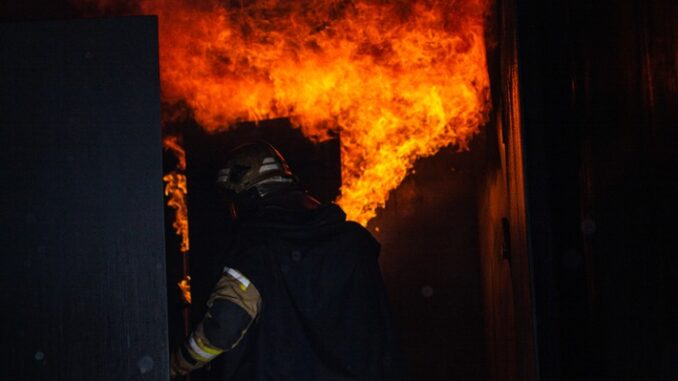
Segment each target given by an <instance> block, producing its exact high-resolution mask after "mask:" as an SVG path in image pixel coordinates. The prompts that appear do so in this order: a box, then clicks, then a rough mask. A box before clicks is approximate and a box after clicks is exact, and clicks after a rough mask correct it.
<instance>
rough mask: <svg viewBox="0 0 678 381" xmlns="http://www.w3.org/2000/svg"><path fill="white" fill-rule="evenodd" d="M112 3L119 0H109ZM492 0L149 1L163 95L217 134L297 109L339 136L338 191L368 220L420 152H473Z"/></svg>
mask: <svg viewBox="0 0 678 381" xmlns="http://www.w3.org/2000/svg"><path fill="white" fill-rule="evenodd" d="M99 1H101V3H100V4H103V6H104V7H105V6H107V5H108V6H109V7H110V6H111V4H110V1H111V0H99ZM489 1H490V0H458V1H450V0H418V1H403V0H390V1H389V0H353V1H351V0H309V1H298V0H258V1H220V0H201V1H195V0H142V1H140V3H139V10H138V12H141V13H146V14H157V15H158V20H159V36H160V63H161V79H162V85H163V97H164V99H165V101H168V102H177V101H180V100H184V101H185V102H186V103H187V104H188V105H189V106H190V107H191V109H192V110H193V114H194V117H195V119H196V120H197V122H198V123H200V124H201V125H202V126H203V128H205V129H206V130H207V131H219V130H224V129H227V128H229V126H231V125H233V124H234V123H235V122H237V121H245V120H262V119H267V118H277V117H289V118H290V119H291V120H292V122H293V124H294V125H295V126H297V127H299V128H300V129H301V130H302V132H303V133H304V134H305V135H306V136H307V137H309V138H310V139H312V140H316V141H319V140H323V139H326V138H328V137H329V136H332V135H336V134H337V133H338V134H339V135H340V137H341V164H342V186H341V195H340V197H339V199H338V200H337V202H338V203H339V204H340V205H341V206H342V207H343V208H344V209H345V211H346V213H347V215H348V216H349V218H350V219H353V220H356V221H358V222H360V223H362V224H366V223H367V221H369V220H370V219H371V218H372V217H374V216H375V214H376V209H377V208H379V207H381V206H383V205H384V204H385V202H386V200H387V199H388V194H389V192H390V191H391V190H392V189H394V188H395V187H396V186H398V184H400V182H401V181H402V180H403V178H404V177H405V176H406V174H407V172H408V170H409V169H411V168H412V166H413V164H414V161H415V160H416V159H417V158H420V157H424V156H428V155H432V154H435V153H436V152H438V151H439V150H440V149H441V148H442V147H445V146H450V145H453V146H456V147H457V148H459V149H465V148H466V147H467V143H468V142H469V140H470V139H471V138H472V137H473V135H474V134H476V133H477V132H478V129H479V127H480V126H481V125H482V124H484V123H485V122H486V120H487V118H488V113H489V109H490V102H489V99H490V98H489V77H488V74H487V65H486V56H485V40H484V27H485V25H484V24H485V13H486V12H487V8H488V3H489Z"/></svg>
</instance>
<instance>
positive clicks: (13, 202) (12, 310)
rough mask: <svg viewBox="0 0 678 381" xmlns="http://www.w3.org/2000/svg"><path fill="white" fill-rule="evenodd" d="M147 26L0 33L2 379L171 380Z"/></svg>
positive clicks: (34, 26) (24, 28)
mask: <svg viewBox="0 0 678 381" xmlns="http://www.w3.org/2000/svg"><path fill="white" fill-rule="evenodd" d="M156 30H157V25H156V20H155V18H152V17H139V18H124V19H109V20H83V21H67V22H66V21H50V22H35V23H10V24H2V25H0V36H1V37H0V59H1V60H2V61H1V62H2V64H1V65H0V141H1V142H2V146H3V148H2V150H0V174H1V176H2V180H3V184H2V186H1V187H0V210H1V211H2V212H1V214H0V247H2V251H1V253H0V258H2V266H1V267H0V272H1V273H0V274H1V275H0V282H1V283H0V289H2V290H3V291H2V296H1V299H0V310H1V311H2V343H3V344H2V346H1V348H2V349H0V358H2V360H1V361H0V364H2V365H1V366H0V379H3V380H31V381H34V380H85V379H98V380H165V379H167V378H168V359H167V351H168V346H167V335H166V327H167V308H166V289H165V263H164V255H165V254H164V229H163V196H162V181H161V178H162V164H161V158H162V155H161V144H160V95H159V81H158V58H157V33H156Z"/></svg>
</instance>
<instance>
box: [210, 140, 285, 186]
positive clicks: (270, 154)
mask: <svg viewBox="0 0 678 381" xmlns="http://www.w3.org/2000/svg"><path fill="white" fill-rule="evenodd" d="M294 182H296V178H295V177H294V174H293V173H292V171H291V170H290V167H289V166H288V165H287V162H286V161H285V158H283V156H282V155H281V154H280V152H278V150H276V149H275V148H274V147H273V146H272V145H270V144H269V143H266V142H263V141H258V142H254V143H248V144H243V145H241V146H238V147H236V148H234V149H233V150H232V151H231V152H230V153H229V155H228V158H227V160H226V164H225V165H224V166H223V167H222V168H221V169H220V170H219V172H218V173H217V185H218V186H219V187H220V188H221V189H224V190H226V191H231V192H234V193H235V194H240V193H243V192H245V191H248V190H250V189H253V188H264V187H262V185H264V184H285V183H294ZM260 193H261V192H260ZM262 195H263V194H262Z"/></svg>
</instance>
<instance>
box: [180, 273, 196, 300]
mask: <svg viewBox="0 0 678 381" xmlns="http://www.w3.org/2000/svg"><path fill="white" fill-rule="evenodd" d="M177 285H178V286H179V289H180V290H181V295H182V296H183V298H184V301H185V302H186V303H188V304H191V302H192V301H193V300H192V296H191V277H190V276H188V275H186V277H185V278H184V279H182V280H181V281H180V282H179V283H177Z"/></svg>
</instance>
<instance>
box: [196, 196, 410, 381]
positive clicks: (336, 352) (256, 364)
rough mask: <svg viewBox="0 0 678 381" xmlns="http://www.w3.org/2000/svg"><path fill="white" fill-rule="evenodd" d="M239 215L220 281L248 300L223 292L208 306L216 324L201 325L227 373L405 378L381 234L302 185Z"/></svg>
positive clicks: (209, 320)
mask: <svg viewBox="0 0 678 381" xmlns="http://www.w3.org/2000/svg"><path fill="white" fill-rule="evenodd" d="M239 220H240V223H239V227H238V229H237V233H236V234H237V239H236V242H235V244H234V245H233V246H232V247H231V248H230V249H229V251H228V252H227V253H225V254H224V257H223V265H224V272H225V273H224V274H225V275H224V277H222V280H220V282H221V283H224V282H230V284H231V285H232V286H234V287H235V286H238V287H239V289H240V290H241V291H243V292H242V294H243V295H245V296H244V298H245V299H247V298H250V300H244V301H243V300H235V299H234V298H230V299H229V298H228V297H227V298H226V299H225V302H223V303H221V302H220V303H218V304H219V305H221V307H219V308H215V307H214V305H212V306H210V312H208V316H206V320H205V321H204V323H205V324H204V327H207V326H210V327H211V328H209V329H205V328H204V327H198V330H200V329H201V328H202V331H201V332H198V333H199V335H198V336H200V337H199V338H198V341H203V342H202V343H201V344H204V345H206V347H205V348H211V349H213V350H214V352H212V353H214V354H215V355H213V356H212V357H216V355H217V354H221V352H224V353H223V354H221V356H219V358H218V359H217V361H216V362H218V363H220V364H219V366H216V367H215V369H214V370H217V369H218V371H219V372H220V373H221V375H220V377H221V379H222V380H248V381H250V380H276V381H285V380H290V381H292V380H293V381H304V380H308V381H322V380H328V381H329V380H332V381H335V380H336V381H339V380H342V381H344V380H346V381H347V380H388V381H392V380H400V379H402V378H403V377H402V374H401V371H400V365H401V364H400V356H399V355H398V351H397V349H396V344H395V339H394V333H393V328H392V325H391V320H390V317H389V312H388V310H389V308H388V305H387V301H386V295H385V292H384V287H383V282H382V278H381V274H380V270H379V265H378V262H377V256H378V253H379V244H378V243H377V242H376V240H375V239H374V238H373V237H372V236H371V234H370V233H369V232H368V231H367V230H366V229H364V228H363V227H362V226H360V225H359V224H356V223H354V222H347V221H346V219H345V214H344V213H343V211H342V210H341V209H340V208H339V207H338V206H336V205H333V204H328V205H320V204H318V203H317V202H316V201H315V200H313V199H312V198H310V197H309V196H307V195H306V194H304V193H303V192H301V191H296V190H292V191H283V192H279V193H276V194H272V195H269V196H267V197H265V198H264V199H262V200H261V202H259V203H258V204H257V205H256V207H252V208H250V209H249V210H246V211H244V213H242V214H241V215H240V216H239ZM219 289H220V287H219V285H217V287H216V290H215V294H218V291H219ZM222 290H223V288H222ZM245 290H247V291H245ZM251 290H256V294H253V293H252V291H251ZM236 291H237V290H236ZM227 294H228V292H227ZM241 299H242V298H241ZM214 300H215V299H214V297H213V298H211V301H214ZM222 300H224V299H222ZM248 308H249V309H250V311H245V310H246V309H248ZM238 310H239V311H238ZM243 311H244V312H245V313H243ZM252 312H253V313H252ZM220 327H221V328H220ZM220 329H221V331H220ZM194 336H195V335H194ZM210 336H211V337H210ZM200 338H202V339H200ZM215 343H219V344H218V345H217V344H215ZM187 347H188V349H189V350H190V349H191V346H190V343H189V344H187ZM196 348H197V347H196ZM197 349H199V348H197ZM208 357H209V356H208ZM203 360H206V361H209V360H211V358H206V359H203ZM214 370H213V372H212V373H214Z"/></svg>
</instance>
